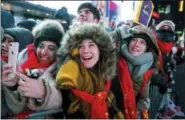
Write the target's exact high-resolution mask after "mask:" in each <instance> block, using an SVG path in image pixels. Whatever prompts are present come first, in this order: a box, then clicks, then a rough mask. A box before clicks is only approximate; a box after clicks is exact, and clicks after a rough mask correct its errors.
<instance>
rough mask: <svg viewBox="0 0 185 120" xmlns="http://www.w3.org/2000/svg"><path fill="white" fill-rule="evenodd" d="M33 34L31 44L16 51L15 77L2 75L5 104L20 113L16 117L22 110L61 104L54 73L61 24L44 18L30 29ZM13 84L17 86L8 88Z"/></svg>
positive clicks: (22, 116)
mask: <svg viewBox="0 0 185 120" xmlns="http://www.w3.org/2000/svg"><path fill="white" fill-rule="evenodd" d="M33 35H34V36H35V38H36V39H35V41H34V44H30V45H28V46H27V48H26V49H24V50H23V51H22V52H21V53H20V54H19V57H18V62H19V63H18V65H19V66H20V68H19V72H16V74H15V78H16V79H14V80H12V81H11V80H9V82H11V83H7V82H6V78H7V79H8V77H7V76H3V81H4V82H3V84H4V86H3V89H4V91H5V99H6V102H7V105H8V107H9V108H10V109H11V111H12V112H13V113H19V114H18V115H16V116H17V117H18V118H20V117H21V118H24V117H26V116H24V115H25V114H26V113H27V112H26V113H25V111H28V110H33V111H39V110H48V109H54V108H60V107H61V104H62V96H61V93H60V91H59V90H58V89H57V88H56V82H55V77H54V76H55V75H56V71H55V70H56V66H57V65H56V59H57V58H56V51H57V49H58V48H59V47H60V40H61V39H62V37H63V35H64V30H63V27H62V26H61V25H60V23H58V22H57V21H56V20H45V21H43V22H42V23H40V24H39V25H37V26H36V27H35V28H34V29H33ZM7 67H8V66H7ZM9 69H11V67H10V68H9ZM10 71H11V70H10ZM20 71H21V72H20ZM9 73H10V74H13V73H11V72H9ZM14 86H18V87H17V88H16V89H14V90H12V89H10V88H12V87H14ZM20 112H22V113H21V114H20Z"/></svg>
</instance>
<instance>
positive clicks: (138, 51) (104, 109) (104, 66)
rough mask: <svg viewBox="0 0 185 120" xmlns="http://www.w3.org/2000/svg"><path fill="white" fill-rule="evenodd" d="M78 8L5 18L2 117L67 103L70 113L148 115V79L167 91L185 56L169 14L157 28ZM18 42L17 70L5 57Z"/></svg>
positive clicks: (58, 115)
mask: <svg viewBox="0 0 185 120" xmlns="http://www.w3.org/2000/svg"><path fill="white" fill-rule="evenodd" d="M60 11H63V12H64V13H65V12H67V11H66V9H65V8H62V9H61V10H60ZM4 12H6V11H4ZM77 13H78V16H77V20H76V22H75V23H74V24H73V25H71V21H70V19H69V16H68V17H67V18H66V17H65V18H61V17H60V15H59V14H61V12H59V11H57V12H56V14H55V17H54V19H46V20H43V21H41V22H40V23H39V24H37V23H35V22H33V21H29V20H24V21H22V22H20V23H18V24H17V26H16V27H15V25H12V24H9V25H11V26H5V25H3V24H1V35H2V37H1V42H2V44H1V46H2V50H1V64H2V74H1V75H2V80H1V83H2V84H1V95H2V97H1V118H12V117H13V118H22V119H24V118H27V117H28V115H30V114H32V113H35V112H38V111H49V110H54V109H62V110H63V114H64V116H65V118H78V119H81V118H84V119H87V118H90V119H110V118H112V119H113V118H119V119H123V118H125V119H136V118H138V119H141V118H142V119H147V118H149V114H151V113H150V112H149V111H150V107H151V105H150V103H151V101H152V100H151V99H152V98H150V97H149V94H150V91H149V89H150V85H151V84H152V85H155V86H157V87H158V88H159V92H160V94H166V93H167V92H168V91H167V90H168V88H169V87H170V85H171V83H172V81H173V76H172V75H171V74H173V67H174V66H175V65H177V64H181V63H183V62H184V59H185V57H184V52H185V48H184V44H185V43H184V42H183V43H182V44H183V45H181V46H180V47H179V46H175V44H176V42H177V41H175V40H176V35H175V24H174V23H173V22H172V21H170V20H164V21H162V22H160V23H159V24H158V25H157V26H156V28H155V29H150V28H148V27H147V26H144V25H140V24H136V23H135V24H133V25H127V24H126V23H124V22H121V23H120V24H118V25H117V26H114V27H115V28H114V29H111V27H110V26H105V24H103V22H104V21H102V20H101V18H100V13H99V11H98V9H97V8H96V7H95V6H94V5H92V4H91V3H88V2H87V3H82V4H81V5H80V6H79V7H78V10H77ZM12 22H13V20H12ZM13 42H18V43H19V44H20V47H19V55H18V60H17V69H16V72H15V73H14V72H13V68H12V65H10V64H8V51H9V46H10V45H11V43H13ZM174 49H175V50H174ZM174 51H176V52H174ZM169 54H173V56H174V57H173V58H170V59H169V56H170V55H169ZM174 60H176V62H174ZM177 61H178V62H177ZM172 66H173V67H172ZM169 69H170V70H171V71H169ZM61 114H62V113H56V114H52V115H46V116H45V117H49V118H62V117H63V116H62V115H61ZM167 117H168V116H167V115H166V116H165V115H163V118H167Z"/></svg>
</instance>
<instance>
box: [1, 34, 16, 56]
mask: <svg viewBox="0 0 185 120" xmlns="http://www.w3.org/2000/svg"><path fill="white" fill-rule="evenodd" d="M11 42H14V40H13V38H12V37H11V36H10V35H7V34H5V36H4V38H3V42H2V45H1V47H2V48H1V55H2V56H4V57H8V50H9V46H10V43H11Z"/></svg>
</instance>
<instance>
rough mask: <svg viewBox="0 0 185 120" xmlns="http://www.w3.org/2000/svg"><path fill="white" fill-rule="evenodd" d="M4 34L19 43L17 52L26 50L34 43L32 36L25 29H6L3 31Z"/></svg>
mask: <svg viewBox="0 0 185 120" xmlns="http://www.w3.org/2000/svg"><path fill="white" fill-rule="evenodd" d="M4 34H8V35H10V36H11V37H13V39H14V40H15V42H19V51H21V50H23V49H24V48H26V46H27V45H29V44H31V43H33V42H34V36H33V35H32V33H31V31H29V30H28V29H26V28H19V27H14V28H6V29H4Z"/></svg>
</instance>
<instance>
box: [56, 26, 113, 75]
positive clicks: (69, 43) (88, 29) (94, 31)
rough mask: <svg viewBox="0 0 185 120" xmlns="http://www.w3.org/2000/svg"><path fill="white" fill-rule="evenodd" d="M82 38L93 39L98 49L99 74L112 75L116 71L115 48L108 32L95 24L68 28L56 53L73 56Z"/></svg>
mask: <svg viewBox="0 0 185 120" xmlns="http://www.w3.org/2000/svg"><path fill="white" fill-rule="evenodd" d="M84 39H91V40H92V41H94V42H95V43H96V44H97V46H98V48H99V50H100V59H99V62H98V63H97V64H99V65H100V66H99V68H100V69H99V70H100V74H102V75H103V76H104V77H113V76H114V75H115V71H116V50H115V47H114V45H113V43H112V39H111V38H110V37H109V35H108V33H107V32H106V31H105V30H104V28H102V27H100V26H99V25H97V24H83V25H79V26H76V27H74V28H72V29H71V30H69V31H68V32H67V33H66V34H65V36H64V38H63V40H62V42H61V47H60V48H59V50H58V55H59V56H60V55H61V56H62V55H64V54H65V55H67V58H69V57H71V56H73V53H74V51H75V53H76V54H78V47H79V45H80V44H81V43H82V41H83V40H84ZM78 57H79V55H78Z"/></svg>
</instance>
